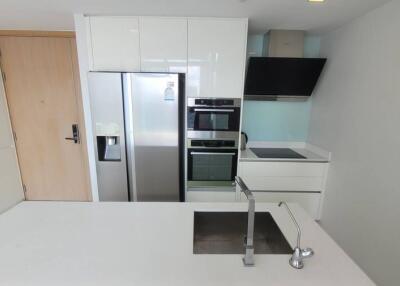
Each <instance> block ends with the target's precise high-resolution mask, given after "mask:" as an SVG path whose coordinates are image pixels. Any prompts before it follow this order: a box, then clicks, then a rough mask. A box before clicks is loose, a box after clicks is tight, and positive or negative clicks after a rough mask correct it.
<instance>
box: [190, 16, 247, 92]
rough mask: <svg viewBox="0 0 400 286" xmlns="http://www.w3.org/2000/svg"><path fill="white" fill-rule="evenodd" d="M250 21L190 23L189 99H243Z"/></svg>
mask: <svg viewBox="0 0 400 286" xmlns="http://www.w3.org/2000/svg"><path fill="white" fill-rule="evenodd" d="M246 42H247V19H209V18H204V19H201V18H190V19H189V20H188V76H187V95H188V97H231V98H241V97H242V96H243V81H244V68H245V59H246Z"/></svg>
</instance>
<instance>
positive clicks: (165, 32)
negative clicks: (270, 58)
mask: <svg viewBox="0 0 400 286" xmlns="http://www.w3.org/2000/svg"><path fill="white" fill-rule="evenodd" d="M87 35H88V41H87V42H88V47H89V49H88V53H89V65H90V67H89V69H90V70H91V71H132V72H139V71H142V72H179V73H186V74H187V76H186V86H187V89H186V91H187V96H188V97H217V98H218V97H220V98H224V97H227V98H242V97H243V82H244V69H245V61H246V44H247V19H240V18H236V19H233V18H229V19H226V18H184V17H182V18H174V17H130V16H127V17H114V16H89V17H87Z"/></svg>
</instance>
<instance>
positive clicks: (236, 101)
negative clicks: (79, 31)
mask: <svg viewBox="0 0 400 286" xmlns="http://www.w3.org/2000/svg"><path fill="white" fill-rule="evenodd" d="M196 99H220V100H233V104H230V105H229V104H226V105H225V104H224V105H221V106H220V107H240V106H241V99H240V98H204V97H202V98H188V99H187V103H188V104H187V105H188V107H197V106H199V107H200V106H210V105H206V104H196Z"/></svg>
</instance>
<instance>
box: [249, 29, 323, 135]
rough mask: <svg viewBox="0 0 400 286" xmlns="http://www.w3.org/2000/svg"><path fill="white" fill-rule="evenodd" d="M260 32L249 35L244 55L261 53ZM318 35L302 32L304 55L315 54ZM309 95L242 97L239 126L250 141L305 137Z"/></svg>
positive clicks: (309, 104)
mask: <svg viewBox="0 0 400 286" xmlns="http://www.w3.org/2000/svg"><path fill="white" fill-rule="evenodd" d="M264 40H265V42H266V43H268V38H266V39H264V37H263V35H250V36H249V37H248V41H247V55H248V57H257V56H263V45H264ZM319 50H320V37H317V36H306V38H305V42H304V56H305V57H318V56H319ZM311 104H312V98H310V99H308V100H307V101H305V102H274V101H244V106H243V125H242V130H243V131H244V132H246V133H247V135H248V136H249V140H251V141H282V142H284V141H306V139H307V135H308V125H309V120H310V110H311Z"/></svg>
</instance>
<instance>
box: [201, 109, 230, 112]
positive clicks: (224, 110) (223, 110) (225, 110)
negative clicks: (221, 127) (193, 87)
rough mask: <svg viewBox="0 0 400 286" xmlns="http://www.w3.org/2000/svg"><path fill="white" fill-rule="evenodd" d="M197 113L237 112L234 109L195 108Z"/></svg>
mask: <svg viewBox="0 0 400 286" xmlns="http://www.w3.org/2000/svg"><path fill="white" fill-rule="evenodd" d="M194 111H195V112H202V111H203V112H235V110H233V109H212V108H195V109H194Z"/></svg>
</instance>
